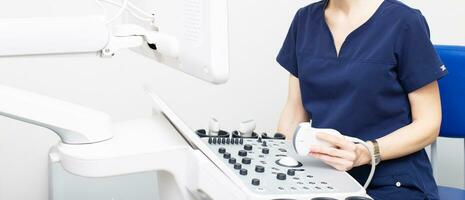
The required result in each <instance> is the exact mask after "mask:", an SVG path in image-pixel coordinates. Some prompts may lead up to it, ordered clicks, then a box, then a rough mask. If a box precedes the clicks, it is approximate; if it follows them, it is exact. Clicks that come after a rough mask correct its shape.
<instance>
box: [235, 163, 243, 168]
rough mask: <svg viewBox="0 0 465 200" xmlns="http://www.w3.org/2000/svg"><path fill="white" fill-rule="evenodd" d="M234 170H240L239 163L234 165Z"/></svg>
mask: <svg viewBox="0 0 465 200" xmlns="http://www.w3.org/2000/svg"><path fill="white" fill-rule="evenodd" d="M234 169H242V165H241V163H236V164H234Z"/></svg>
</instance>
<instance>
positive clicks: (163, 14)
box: [124, 0, 229, 84]
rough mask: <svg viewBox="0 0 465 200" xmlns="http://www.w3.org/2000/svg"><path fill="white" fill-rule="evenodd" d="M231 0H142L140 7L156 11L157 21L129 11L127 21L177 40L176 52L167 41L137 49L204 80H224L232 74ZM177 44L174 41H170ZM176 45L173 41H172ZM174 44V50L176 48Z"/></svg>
mask: <svg viewBox="0 0 465 200" xmlns="http://www.w3.org/2000/svg"><path fill="white" fill-rule="evenodd" d="M227 2H228V1H227V0H169V1H167V0H139V1H137V2H135V4H136V5H137V7H139V8H141V9H143V10H144V11H145V12H148V13H153V14H154V16H155V18H154V19H155V20H154V22H153V23H152V24H151V23H148V22H143V21H141V20H138V19H136V18H134V17H133V16H131V15H129V14H128V15H126V16H125V18H124V20H125V22H126V23H133V24H138V25H141V26H143V27H145V28H147V29H150V30H153V31H158V32H159V33H161V34H163V35H167V36H172V37H173V38H174V39H175V40H176V46H177V48H176V52H177V53H176V55H174V56H173V55H172V53H164V52H163V49H160V48H164V47H163V45H164V44H160V45H159V46H158V45H156V44H155V45H153V44H152V45H149V44H147V45H143V46H142V47H138V48H134V49H133V50H134V51H136V52H137V53H139V54H142V55H144V56H148V57H150V58H151V59H155V60H156V61H157V62H160V63H163V64H166V65H168V66H171V67H173V68H175V69H178V70H180V71H183V72H185V73H187V74H189V75H192V76H194V77H197V78H200V79H202V80H205V81H208V82H211V83H214V84H221V83H224V82H226V81H227V80H228V77H229V31H228V3H227ZM170 44H173V43H170ZM171 46H172V45H171ZM157 48H158V49H157ZM172 50H173V49H172V48H171V49H170V51H171V52H172Z"/></svg>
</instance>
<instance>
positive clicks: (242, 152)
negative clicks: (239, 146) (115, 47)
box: [238, 150, 247, 157]
mask: <svg viewBox="0 0 465 200" xmlns="http://www.w3.org/2000/svg"><path fill="white" fill-rule="evenodd" d="M238 155H239V156H242V157H245V156H247V151H245V150H240V151H239V153H238Z"/></svg>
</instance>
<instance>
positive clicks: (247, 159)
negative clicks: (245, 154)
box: [242, 158, 252, 165]
mask: <svg viewBox="0 0 465 200" xmlns="http://www.w3.org/2000/svg"><path fill="white" fill-rule="evenodd" d="M251 162H252V159H250V158H242V164H246V165H248V164H250V163H251Z"/></svg>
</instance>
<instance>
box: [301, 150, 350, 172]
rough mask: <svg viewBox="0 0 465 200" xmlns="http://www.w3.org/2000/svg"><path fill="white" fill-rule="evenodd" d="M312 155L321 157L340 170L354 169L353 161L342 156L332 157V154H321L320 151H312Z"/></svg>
mask: <svg viewBox="0 0 465 200" xmlns="http://www.w3.org/2000/svg"><path fill="white" fill-rule="evenodd" d="M310 155H311V156H313V157H315V158H318V159H320V160H321V161H323V162H324V163H326V164H327V165H330V166H332V167H334V168H335V169H337V170H339V171H348V170H350V169H352V167H353V162H350V161H348V160H345V159H342V158H337V157H332V156H328V155H325V154H319V153H311V154H310Z"/></svg>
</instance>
